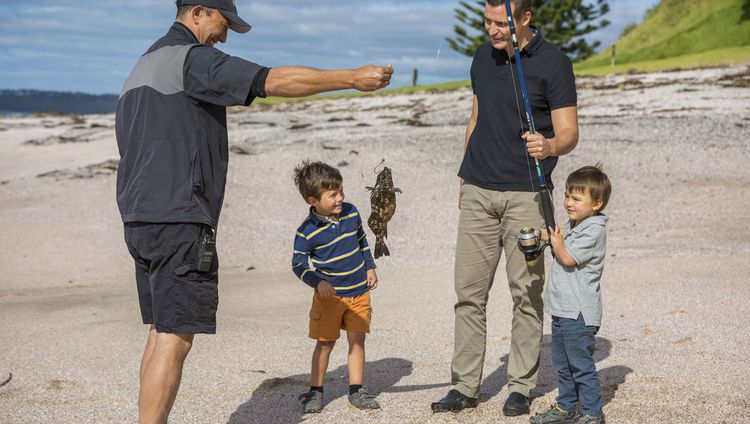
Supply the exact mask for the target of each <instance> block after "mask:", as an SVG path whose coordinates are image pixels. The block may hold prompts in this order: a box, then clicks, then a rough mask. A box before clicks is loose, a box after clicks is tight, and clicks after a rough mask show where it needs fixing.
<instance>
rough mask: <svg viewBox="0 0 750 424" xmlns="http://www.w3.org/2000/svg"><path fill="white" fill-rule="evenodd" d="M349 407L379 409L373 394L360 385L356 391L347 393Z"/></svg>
mask: <svg viewBox="0 0 750 424" xmlns="http://www.w3.org/2000/svg"><path fill="white" fill-rule="evenodd" d="M349 407H350V408H357V409H365V410H366V409H379V408H380V404H379V403H378V401H377V400H375V395H373V394H370V392H368V391H367V389H366V388H364V387H362V388H360V389H359V390H357V392H356V393H354V394H351V395H349Z"/></svg>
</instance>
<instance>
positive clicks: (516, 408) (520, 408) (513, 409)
mask: <svg viewBox="0 0 750 424" xmlns="http://www.w3.org/2000/svg"><path fill="white" fill-rule="evenodd" d="M530 405H531V401H530V400H529V397H528V396H524V395H522V394H520V393H518V392H513V393H511V394H510V395H508V400H506V401H505V405H503V415H505V416H508V417H515V416H517V415H524V414H528V413H529V406H530Z"/></svg>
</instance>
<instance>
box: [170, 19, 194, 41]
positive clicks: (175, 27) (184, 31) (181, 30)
mask: <svg viewBox="0 0 750 424" xmlns="http://www.w3.org/2000/svg"><path fill="white" fill-rule="evenodd" d="M169 32H176V33H178V34H180V35H181V36H183V37H185V38H187V39H188V40H189V41H190V42H191V43H197V42H198V39H197V38H195V34H193V31H190V29H189V28H188V27H186V26H185V25H183V24H181V23H179V22H175V23H173V24H172V27H171V28H169Z"/></svg>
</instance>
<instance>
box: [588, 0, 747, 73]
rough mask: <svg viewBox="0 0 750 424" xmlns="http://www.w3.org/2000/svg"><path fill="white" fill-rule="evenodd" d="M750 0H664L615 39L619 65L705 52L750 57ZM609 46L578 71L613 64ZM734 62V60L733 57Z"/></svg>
mask: <svg viewBox="0 0 750 424" xmlns="http://www.w3.org/2000/svg"><path fill="white" fill-rule="evenodd" d="M748 3H750V0H711V1H707V0H661V2H659V4H658V5H656V6H654V8H653V9H652V10H651V12H650V13H649V14H648V16H647V17H646V19H645V20H644V21H643V23H641V24H640V25H639V26H638V27H637V28H635V29H634V30H632V31H631V32H630V33H628V34H626V35H625V36H624V37H623V38H621V39H620V40H618V41H617V43H616V55H617V56H616V63H617V65H627V64H631V63H637V62H646V61H665V60H666V59H675V60H671V61H666V63H675V64H677V66H676V67H679V63H680V61H679V60H677V59H678V58H681V57H685V58H693V59H695V58H699V57H705V60H704V61H703V62H704V63H703V64H704V65H708V64H711V62H714V63H716V64H719V63H732V61H733V60H732V59H734V58H736V59H738V60H737V61H739V62H744V61H746V59H747V57H748V56H750V16H748V14H749V13H748V8H749V7H748ZM610 55H611V48H610V47H608V48H606V49H604V50H603V51H602V52H601V53H599V54H597V55H595V56H592V57H591V58H589V59H587V60H585V61H583V62H581V63H580V64H578V65H577V66H576V71H581V70H586V69H590V68H596V67H602V66H609V65H610ZM735 62H736V61H735Z"/></svg>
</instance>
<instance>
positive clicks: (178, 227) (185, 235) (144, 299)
mask: <svg viewBox="0 0 750 424" xmlns="http://www.w3.org/2000/svg"><path fill="white" fill-rule="evenodd" d="M209 230H210V228H209V227H208V226H207V225H205V224H194V223H174V224H153V223H145V222H129V223H126V224H125V244H127V246H128V250H129V251H130V255H131V256H132V257H133V259H134V260H135V280H136V284H137V287H138V300H139V303H140V305H141V317H142V318H143V323H144V324H153V325H154V326H155V327H156V331H159V332H162V333H190V334H196V333H208V334H214V333H216V309H217V308H218V306H219V290H218V288H219V274H218V269H219V260H218V257H217V256H216V255H214V260H213V263H212V264H211V267H210V269H209V270H208V271H207V272H198V270H197V269H196V259H197V247H198V240H199V238H200V236H201V235H202V234H204V233H205V232H206V231H209Z"/></svg>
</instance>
